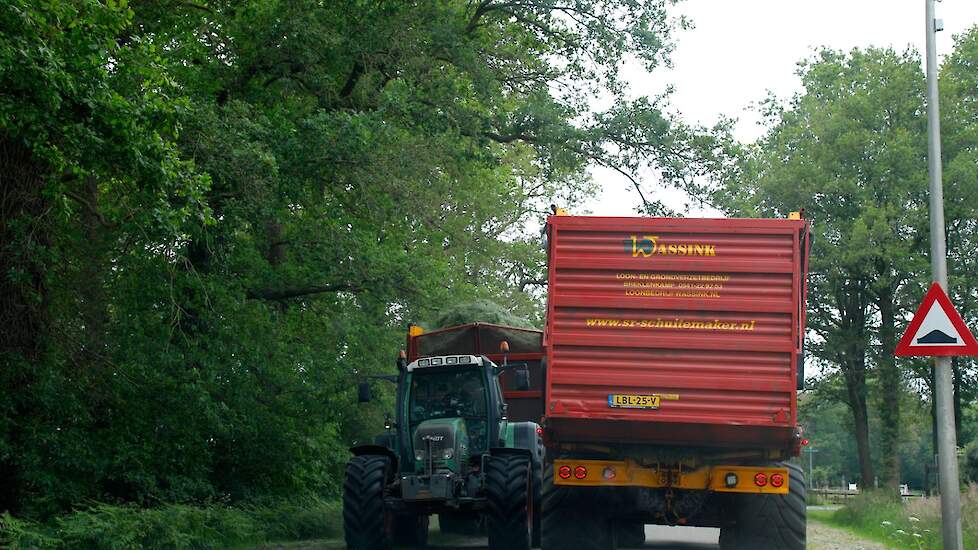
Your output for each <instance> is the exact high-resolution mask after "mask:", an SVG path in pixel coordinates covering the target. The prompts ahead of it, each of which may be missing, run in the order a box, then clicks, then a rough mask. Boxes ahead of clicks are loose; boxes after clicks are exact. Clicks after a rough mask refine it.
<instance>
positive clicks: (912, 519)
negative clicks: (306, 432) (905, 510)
mask: <svg viewBox="0 0 978 550" xmlns="http://www.w3.org/2000/svg"><path fill="white" fill-rule="evenodd" d="M907 519H909V520H910V521H912V522H914V523H917V522H918V521H920V518H915V517H913V516H910V517H909V518H907Z"/></svg>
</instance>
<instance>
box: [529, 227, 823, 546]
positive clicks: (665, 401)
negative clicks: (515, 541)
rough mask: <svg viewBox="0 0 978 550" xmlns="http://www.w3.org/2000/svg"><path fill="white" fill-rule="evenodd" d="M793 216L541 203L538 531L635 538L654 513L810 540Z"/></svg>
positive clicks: (552, 536)
mask: <svg viewBox="0 0 978 550" xmlns="http://www.w3.org/2000/svg"><path fill="white" fill-rule="evenodd" d="M792 218H793V219H787V220H782V219H688V218H686V219H667V218H605V217H575V216H553V217H551V218H550V219H549V221H548V225H547V236H548V240H549V242H548V253H549V280H548V283H549V286H548V303H547V325H546V330H545V334H544V347H545V349H546V359H547V363H546V364H547V368H546V377H545V378H546V383H545V384H546V391H545V396H544V406H545V411H544V415H545V418H544V422H543V425H544V428H545V437H546V440H547V442H548V455H549V459H550V460H551V462H552V467H553V469H552V472H551V473H550V474H548V475H547V480H546V485H545V491H546V494H545V495H544V501H543V506H544V518H543V522H544V525H543V547H544V548H545V549H550V548H569V547H576V548H602V549H604V548H613V547H615V545H616V544H617V543H618V542H620V543H622V544H623V545H631V544H635V543H637V542H640V540H638V539H640V538H644V532H643V528H642V525H643V524H645V523H662V524H685V525H701V526H712V527H720V528H721V533H722V535H721V546H722V548H724V549H725V550H726V549H737V550H746V549H748V548H750V549H765V548H771V549H774V548H777V549H795V548H804V544H805V516H804V514H805V512H804V510H805V508H804V495H805V487H804V479H803V477H802V475H801V470H800V469H799V468H797V467H796V466H794V465H792V464H789V463H787V462H786V461H787V460H788V459H789V458H791V457H793V456H797V455H798V454H799V450H800V444H801V432H800V430H799V428H798V426H797V407H796V390H797V389H799V388H800V387H801V384H802V382H803V380H804V371H803V365H804V333H805V299H806V288H807V285H806V275H807V258H808V247H809V224H808V222H806V221H805V220H803V219H800V216H792ZM568 545H570V546H568Z"/></svg>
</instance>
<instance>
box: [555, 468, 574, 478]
mask: <svg viewBox="0 0 978 550" xmlns="http://www.w3.org/2000/svg"><path fill="white" fill-rule="evenodd" d="M557 475H558V476H560V479H570V476H571V467H570V466H561V467H560V468H557Z"/></svg>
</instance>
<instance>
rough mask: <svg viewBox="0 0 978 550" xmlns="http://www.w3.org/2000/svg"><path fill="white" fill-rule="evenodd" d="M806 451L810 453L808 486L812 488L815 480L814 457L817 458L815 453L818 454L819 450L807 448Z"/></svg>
mask: <svg viewBox="0 0 978 550" xmlns="http://www.w3.org/2000/svg"><path fill="white" fill-rule="evenodd" d="M805 450H806V451H807V452H808V486H809V487H811V486H812V483H813V481H814V479H815V478H814V477H812V470H813V468H812V463H813V462H814V460H813V457H814V456H815V453H817V452H818V449H816V448H815V447H806V448H805Z"/></svg>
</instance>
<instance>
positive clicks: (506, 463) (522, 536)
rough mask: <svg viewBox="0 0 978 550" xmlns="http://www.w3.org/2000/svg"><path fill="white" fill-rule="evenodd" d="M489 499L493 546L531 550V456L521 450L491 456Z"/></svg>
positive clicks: (500, 549) (498, 549)
mask: <svg viewBox="0 0 978 550" xmlns="http://www.w3.org/2000/svg"><path fill="white" fill-rule="evenodd" d="M486 500H487V504H488V513H489V514H488V515H489V550H529V548H530V537H531V531H532V529H533V491H532V488H531V487H530V458H529V457H528V456H521V455H517V454H511V455H510V454H502V455H495V456H491V457H489V460H488V461H487V463H486Z"/></svg>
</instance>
